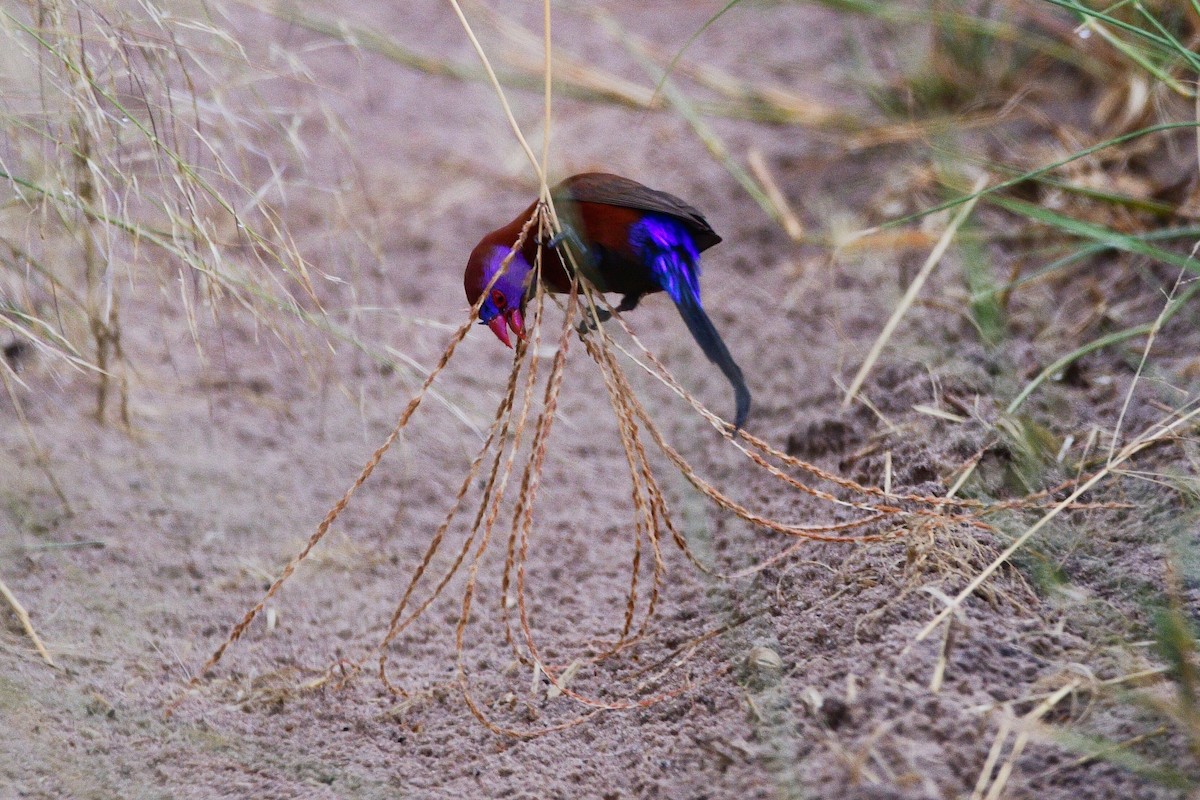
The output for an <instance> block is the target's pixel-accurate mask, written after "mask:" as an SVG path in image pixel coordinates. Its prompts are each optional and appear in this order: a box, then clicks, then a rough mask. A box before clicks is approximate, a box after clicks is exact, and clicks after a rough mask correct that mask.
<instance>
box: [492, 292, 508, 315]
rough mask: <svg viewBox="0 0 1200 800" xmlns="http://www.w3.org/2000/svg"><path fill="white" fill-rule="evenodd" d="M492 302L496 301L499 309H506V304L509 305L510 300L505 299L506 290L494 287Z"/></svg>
mask: <svg viewBox="0 0 1200 800" xmlns="http://www.w3.org/2000/svg"><path fill="white" fill-rule="evenodd" d="M492 302H493V303H495V305H496V308H497V310H499V311H504V308H505V306H507V305H508V300H506V299H505V297H504V292H502V291H500V290H499V289H492Z"/></svg>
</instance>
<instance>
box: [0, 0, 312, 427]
mask: <svg viewBox="0 0 1200 800" xmlns="http://www.w3.org/2000/svg"><path fill="white" fill-rule="evenodd" d="M0 43H2V44H3V47H0V54H2V55H0V59H2V61H3V69H0V96H2V97H3V101H2V102H0V181H2V182H3V183H4V184H5V185H7V187H8V188H9V190H10V197H11V199H10V200H9V201H7V202H6V203H5V204H4V205H3V206H2V207H0V335H3V336H4V339H3V340H2V341H3V342H4V343H6V344H7V343H10V342H19V343H21V345H22V346H28V347H31V348H34V349H36V350H37V351H38V352H40V353H41V354H42V356H43V357H44V358H43V361H44V362H45V363H47V364H48V365H50V367H51V368H68V369H73V370H79V371H82V372H83V373H85V374H86V375H88V377H89V379H90V380H92V381H94V384H95V413H96V416H97V417H98V418H99V419H101V420H106V419H109V418H115V419H116V420H117V421H118V422H119V423H120V424H121V425H123V426H126V427H128V426H129V425H130V424H131V418H130V407H129V394H130V381H131V377H132V376H133V375H134V374H135V373H136V357H135V356H134V354H131V353H130V352H129V348H128V344H127V342H126V338H125V336H124V335H123V327H124V326H123V325H122V315H123V313H124V311H123V309H125V307H126V305H127V303H129V302H131V301H132V300H133V299H134V298H137V297H139V296H140V297H143V298H144V297H146V296H148V294H149V293H151V292H155V291H157V292H160V293H161V294H162V296H164V297H166V298H176V299H177V303H178V305H177V307H176V309H175V310H176V311H177V313H178V314H180V315H181V316H182V317H184V318H186V320H187V322H188V325H189V328H190V330H191V332H192V336H193V338H194V340H195V342H196V345H197V347H198V348H199V351H200V353H201V356H202V357H203V347H202V339H203V336H202V333H201V329H202V328H203V326H204V324H205V320H204V316H205V314H212V315H214V316H215V315H218V314H219V313H220V309H221V308H238V307H240V308H243V309H246V310H248V311H249V312H250V313H251V314H252V315H253V316H254V318H255V320H256V322H257V323H258V324H260V325H263V326H265V327H267V328H268V329H270V330H273V331H276V332H282V331H283V329H285V328H287V327H288V325H289V322H294V321H299V322H300V323H301V325H300V327H301V328H304V327H312V326H311V325H310V323H312V322H314V321H316V317H314V316H313V311H314V310H319V309H320V302H319V300H318V298H317V297H316V293H315V289H314V287H313V286H312V284H311V282H310V281H309V279H308V273H307V266H306V264H305V262H304V259H303V258H302V257H301V255H300V253H299V252H298V251H297V250H296V248H295V246H294V245H293V244H292V243H291V240H290V239H289V238H288V236H287V235H286V233H285V231H284V229H283V228H282V226H281V224H280V219H279V217H278V214H277V213H276V211H275V210H274V209H273V207H272V205H271V202H272V201H273V200H278V199H279V195H278V193H277V192H275V191H272V185H271V184H270V183H268V184H267V185H264V186H259V185H257V184H256V183H255V181H256V180H257V178H256V173H255V169H254V166H255V165H254V164H253V163H252V160H249V159H246V157H245V153H244V152H240V151H239V143H246V142H252V141H254V140H255V139H256V138H258V137H259V136H261V133H260V132H259V131H261V130H262V129H267V130H275V131H277V132H278V133H279V134H280V136H279V139H280V140H281V141H287V137H286V136H285V135H284V131H283V130H282V126H281V125H280V124H279V121H278V120H276V119H274V118H273V116H272V114H271V112H269V111H268V110H267V109H265V108H262V107H260V106H258V105H256V103H255V102H254V100H253V92H252V91H249V90H248V91H244V92H239V91H238V90H236V89H232V88H230V87H231V86H235V85H238V84H245V83H249V84H251V85H252V84H253V80H254V76H255V73H256V70H257V69H258V68H257V67H255V66H254V65H251V64H250V63H249V61H248V60H247V56H246V53H245V52H244V51H243V50H242V49H241V47H240V45H239V44H238V43H237V41H236V40H235V39H234V37H233V36H232V34H231V33H230V32H229V31H228V30H226V29H225V28H224V27H222V26H221V25H220V24H219V23H218V22H216V21H215V20H214V19H213V18H211V17H209V16H207V15H206V14H205V12H204V9H203V8H198V9H197V14H195V15H193V16H184V15H167V14H159V13H155V11H154V9H153V7H151V6H145V5H139V4H134V3H125V2H121V0H102V2H99V3H78V2H72V1H71V0H62V1H61V2H43V3H36V4H29V5H26V6H11V7H6V8H5V9H2V10H0ZM270 171H272V172H273V173H274V174H276V175H278V170H270ZM280 312H282V313H280ZM285 338H286V337H285ZM0 369H4V370H8V371H9V374H10V376H12V377H15V373H13V372H12V367H11V365H10V364H8V363H7V362H5V363H0ZM18 380H19V379H18Z"/></svg>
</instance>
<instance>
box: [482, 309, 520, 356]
mask: <svg viewBox="0 0 1200 800" xmlns="http://www.w3.org/2000/svg"><path fill="white" fill-rule="evenodd" d="M488 327H489V328H491V329H492V333H494V334H496V338H497V339H499V340H500V341H502V342H504V345H505V347H512V340H510V339H509V338H508V329H509V328H512V332H513V333H515V334H516V335H517V338H518V339H524V338H525V318H524V317H522V316H521V311H520V309H516V308H514V309H512V310H511V311H509V312H508V313H507V314H497V315H496V316H494V317H492V319H491V321H490V322H488Z"/></svg>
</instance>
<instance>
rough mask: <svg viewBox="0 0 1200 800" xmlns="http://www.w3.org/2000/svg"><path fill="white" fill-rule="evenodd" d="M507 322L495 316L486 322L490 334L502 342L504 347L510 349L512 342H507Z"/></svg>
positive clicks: (501, 317) (499, 316)
mask: <svg viewBox="0 0 1200 800" xmlns="http://www.w3.org/2000/svg"><path fill="white" fill-rule="evenodd" d="M507 323H508V320H506V319H505V318H504V317H503V316H501V315H499V314H497V315H496V316H494V317H492V319H491V320H490V321H489V322H488V327H489V328H491V329H492V333H494V334H496V338H497V339H499V340H500V341H502V342H504V346H505V347H512V342H510V341H509V340H508V325H507Z"/></svg>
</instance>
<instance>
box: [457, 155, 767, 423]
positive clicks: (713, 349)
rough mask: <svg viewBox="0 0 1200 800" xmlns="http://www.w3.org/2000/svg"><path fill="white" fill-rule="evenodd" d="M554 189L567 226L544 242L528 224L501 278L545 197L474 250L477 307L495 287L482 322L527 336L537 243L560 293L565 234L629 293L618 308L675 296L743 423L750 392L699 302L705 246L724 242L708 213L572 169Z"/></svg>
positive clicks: (567, 280) (596, 278)
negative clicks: (561, 248) (646, 298)
mask: <svg viewBox="0 0 1200 800" xmlns="http://www.w3.org/2000/svg"><path fill="white" fill-rule="evenodd" d="M551 197H552V198H553V200H554V205H555V209H556V210H557V211H558V214H559V219H560V222H561V223H562V233H560V234H558V235H556V236H555V237H553V238H551V239H549V240H542V239H538V237H537V236H536V235H535V232H534V231H533V230H532V229H531V230H530V232H529V234H527V235H526V238H525V242H524V243H523V245H522V247H521V249H520V250H519V251H518V252H517V253H515V254H514V256H513V258H512V261H511V263H510V264H509V266H508V269H507V270H506V271H505V272H504V273H503V274H502V275H501V276H500V277H499V278H498V279H496V280H495V282H494V283H493V278H494V277H495V275H496V272H497V271H498V270H499V269H500V266H501V264H502V263H503V262H504V260H505V259H506V258H508V256H509V253H510V252H512V249H513V247H514V246H515V244H516V243H517V240H518V239H519V238H520V235H521V230H522V228H523V227H524V226H525V224H526V223H527V222H528V221H529V219H530V218H531V217H532V216H533V214H534V213H535V212H536V210H537V205H538V203H537V202H534V203H533V204H531V205H530V206H529V207H528V208H527V209H526V210H525V211H523V212H522V213H521V214H518V215H517V216H516V218H514V219H513V221H512V222H509V223H508V224H507V225H504V226H502V227H500V228H497V229H496V230H494V231H492V232H491V233H488V234H487V235H486V236H484V237H483V238H482V239H481V240H480V241H479V244H477V245H476V246H475V248H474V250H472V251H471V256H470V258H469V259H468V260H467V267H466V271H465V272H464V274H463V287H464V289H465V290H466V293H467V300H468V302H470V303H471V305H472V306H474V305H475V303H477V302H479V301H480V298H482V297H483V294H484V292H485V291H487V292H488V296H487V298H485V299H483V302H482V304H481V305H480V308H479V320H480V323H481V324H484V325H487V326H488V327H489V328H491V330H492V333H494V334H495V335H496V337H497V338H498V339H499V340H500V341H501V342H503V343H504V344H505V345H507V346H509V347H512V340H511V339H510V337H509V331H511V332H512V333H514V334H516V335H517V336H518V337H522V338H523V337H524V335H525V321H524V309H525V303H526V301H527V300H528V299H529V298H530V297H531V296H532V291H533V287H532V286H531V285H530V284H531V280H532V279H531V273H532V270H533V264H534V263H535V260H536V258H537V251H538V248H542V283H543V285H544V286H545V287H546V288H547V289H548V290H549V291H552V292H556V293H564V294H565V293H567V292H570V290H571V282H572V281H571V274H570V272H569V271H568V268H567V267H566V266H564V264H563V261H564V259H562V258H559V257H557V256H553V257H551V256H550V255H549V252H548V251H551V250H554V249H556V248H558V247H559V246H561V244H562V243H563V242H564V241H565V242H567V243H568V244H569V245H570V247H571V249H572V250H573V252H574V253H575V254H576V255H577V258H576V263H577V264H578V267H579V270H580V272H581V273H582V274H583V276H584V277H585V278H587V280H588V281H589V282H590V283H591V285H592V286H593V287H595V288H596V289H597V290H599V291H601V292H606V293H607V292H614V293H618V294H621V295H622V299H621V302H620V304H619V305H618V306H617V307H616V310H617V311H618V312H625V311H632V310H633V309H635V308H636V307H637V305H638V303H639V302H640V301H641V299H642V297H644V296H645V295H647V294H653V293H655V292H665V293H666V294H667V296H668V297H670V298H671V301H672V302H673V303H674V304H675V308H676V309H678V311H679V315H680V317H682V318H683V322H684V324H685V325H687V328H688V330H689V331H690V332H691V334H692V338H694V339H695V340H696V343H697V344H698V345H699V346H700V349H701V350H702V351H703V352H704V354H705V356H707V357H708V359H709V361H711V362H712V363H714V364H715V365H716V366H717V368H718V369H720V370H721V372H722V373H723V374H724V376H725V378H726V379H727V380H728V381H729V382H730V384H731V385H732V386H733V390H734V398H735V414H734V429H735V430H740V429H741V428H742V426H743V425H744V424H745V422H746V418H747V416H748V415H749V413H750V401H751V397H750V390H749V389H748V388H747V386H746V381H745V378H744V377H743V376H742V370H741V368H740V367H739V366H738V365H737V362H736V361H734V359H733V356H732V355H731V354H730V353H729V348H728V347H726V346H725V342H724V341H723V340H722V339H721V336H720V334H719V333H717V329H716V327H715V326H714V325H713V323H712V320H710V319H709V317H708V314H707V313H706V312H705V310H704V306H703V305H702V304H701V302H700V253H702V252H704V251H705V250H707V249H708V248H710V247H712V246H713V245H716V244H718V243H719V242H720V241H721V237H720V236H718V235H717V233H716V232H715V231H714V230H713V229H712V226H711V225H709V224H708V221H707V220H706V219H705V218H704V216H703V215H702V214H701V213H700V212H699V211H697V210H696V209H695V208H693V207H692V206H690V205H688V204H687V203H686V202H684V201H683V200H680V199H679V198H678V197H676V196H674V195H672V194H668V193H666V192H661V191H657V190H655V189H651V188H649V187H647V186H644V185H643V184H641V183H638V182H637V181H635V180H631V179H629V178H623V177H621V176H619V175H612V174H609V173H605V172H585V173H581V174H578V175H572V176H571V177H569V178H566V179H565V180H563V181H562V182H561V183H559V184H557V185H556V186H555V187H554V188H553V189H551ZM489 284H491V288H490V289H489V288H488V287H489ZM607 318H608V313H607V312H602V313H601V315H600V317H599V321H600V322H603V321H604V320H606V319H607Z"/></svg>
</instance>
